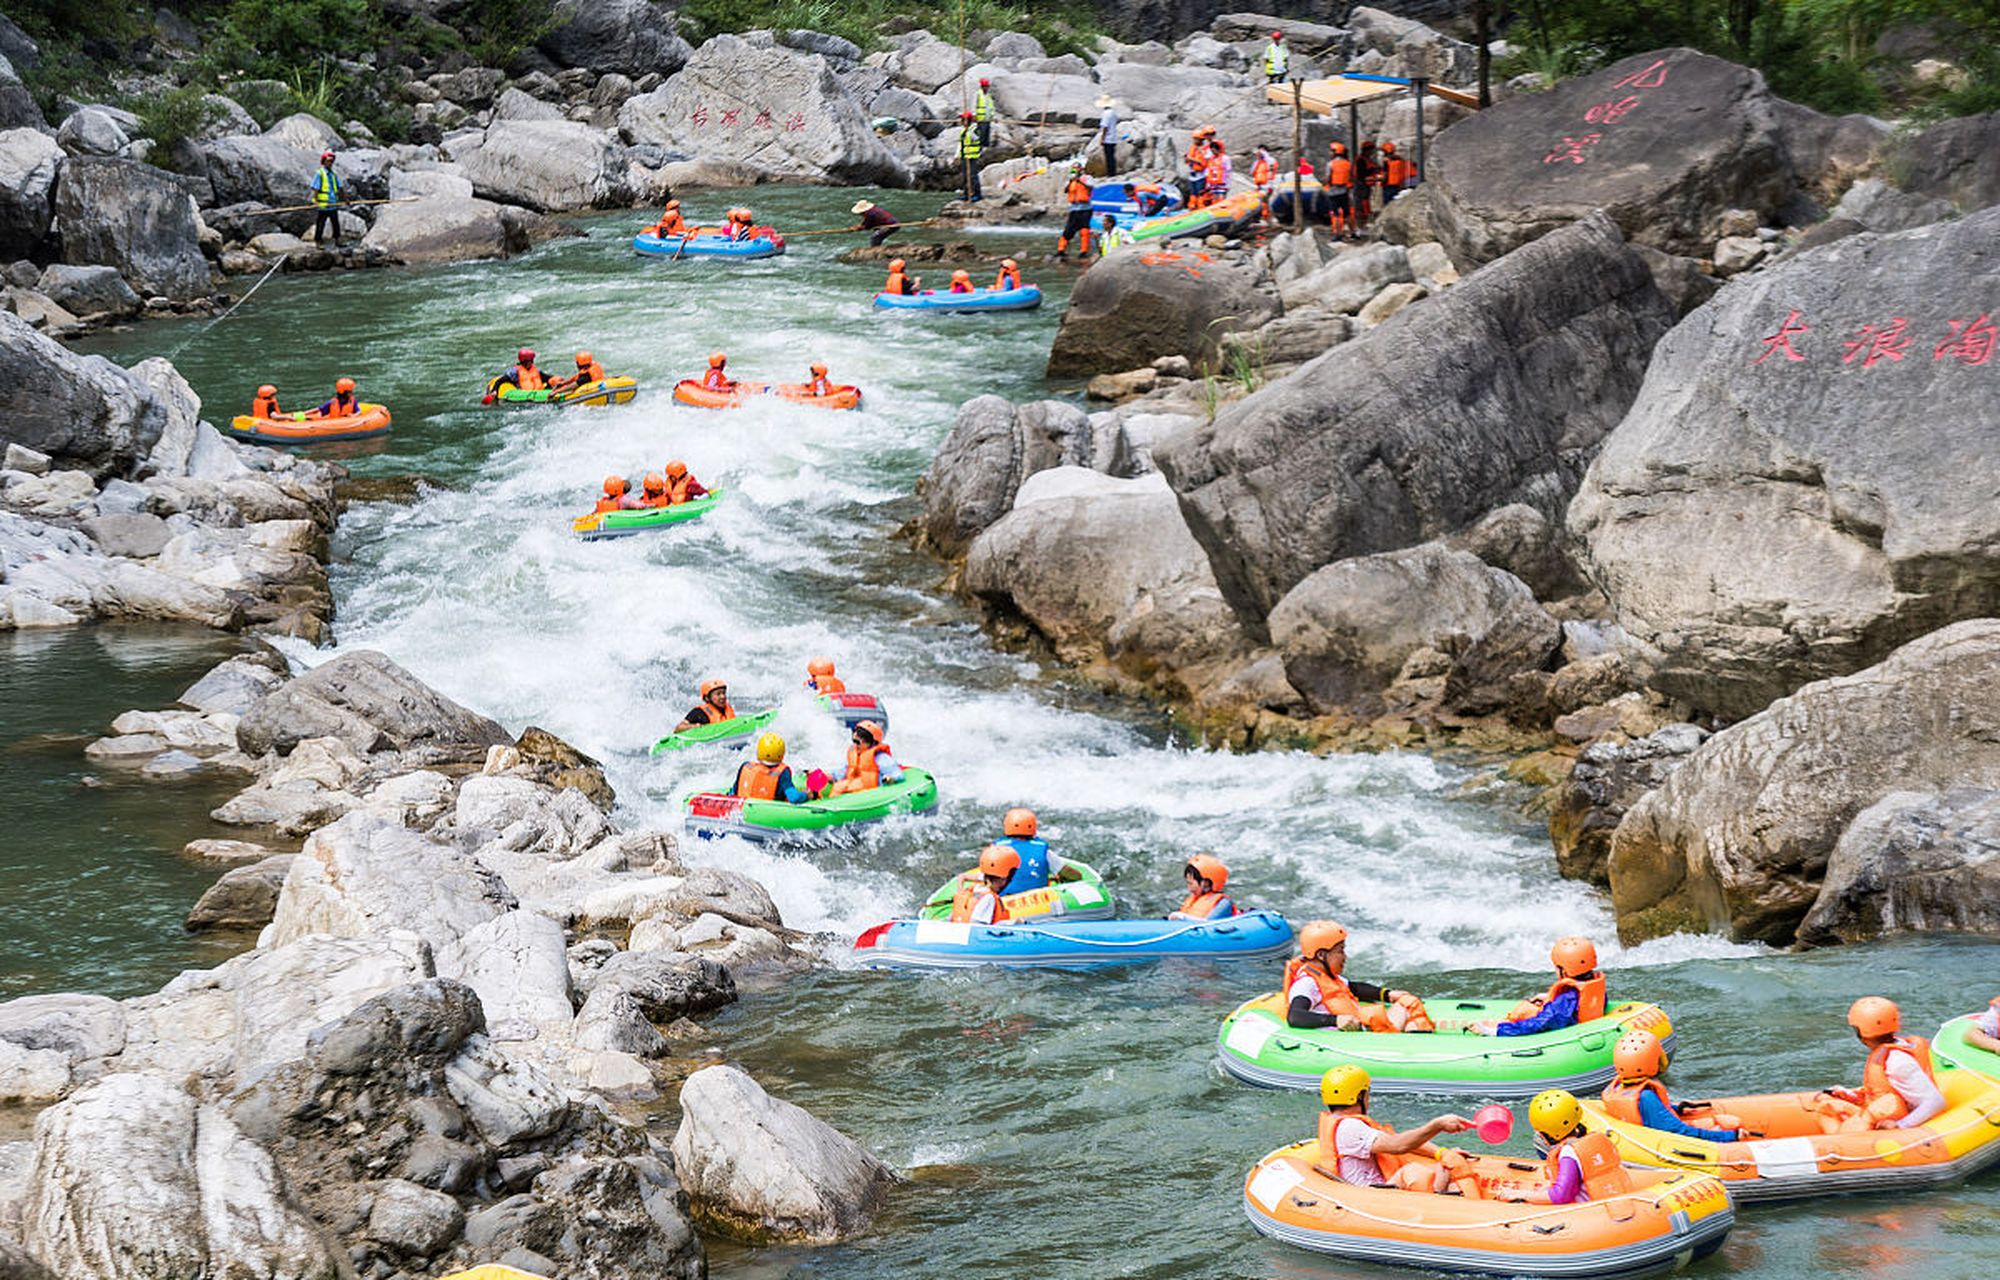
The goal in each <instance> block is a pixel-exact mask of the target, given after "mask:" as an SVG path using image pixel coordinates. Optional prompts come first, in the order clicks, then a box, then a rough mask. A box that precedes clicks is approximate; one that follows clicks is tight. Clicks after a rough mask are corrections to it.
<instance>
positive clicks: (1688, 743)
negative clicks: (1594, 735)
mask: <svg viewBox="0 0 2000 1280" xmlns="http://www.w3.org/2000/svg"><path fill="white" fill-rule="evenodd" d="M1707 740H1708V733H1707V731H1706V730H1704V729H1702V728H1701V727H1700V726H1698V725H1692V724H1670V725H1667V726H1665V727H1664V728H1661V729H1658V730H1655V731H1654V732H1652V733H1649V734H1647V735H1646V736H1644V737H1641V738H1626V737H1624V736H1623V735H1622V734H1613V735H1611V736H1608V737H1606V738H1603V739H1601V740H1599V741H1596V742H1592V743H1590V744H1589V745H1588V746H1586V747H1584V749H1583V750H1582V751H1579V752H1578V753H1577V757H1576V764H1575V766H1574V767H1573V768H1571V770H1570V774H1569V777H1568V778H1567V779H1565V780H1564V781H1563V783H1562V784H1561V785H1560V786H1559V787H1557V788H1556V793H1555V799H1554V802H1553V804H1552V806H1551V808H1550V810H1549V841H1550V843H1552V844H1554V845H1555V848H1556V870H1558V871H1560V872H1561V873H1562V874H1563V875H1565V876H1567V877H1568V878H1570V879H1572V880H1588V881H1590V882H1591V883H1592V884H1599V885H1609V884H1610V883H1611V870H1610V861H1611V838H1612V836H1613V835H1614V834H1615V833H1616V832H1617V830H1618V824H1619V823H1620V822H1622V821H1624V819H1625V815H1626V814H1627V813H1628V812H1630V811H1631V808H1632V806H1633V805H1634V804H1636V803H1637V802H1638V800H1639V797H1640V796H1643V795H1645V794H1646V793H1647V792H1649V791H1651V790H1653V789H1654V788H1655V787H1657V786H1659V785H1660V784H1661V783H1663V782H1665V781H1666V780H1667V779H1668V778H1670V777H1672V776H1673V774H1674V771H1675V770H1676V769H1679V768H1680V767H1681V765H1683V764H1685V763H1686V762H1687V758H1688V756H1690V755H1691V754H1693V752H1694V750H1695V748H1696V747H1699V746H1700V745H1701V744H1702V743H1703V742H1705V741H1707Z"/></svg>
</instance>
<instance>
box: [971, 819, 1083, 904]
mask: <svg viewBox="0 0 2000 1280" xmlns="http://www.w3.org/2000/svg"><path fill="white" fill-rule="evenodd" d="M1040 828H1041V821H1040V819H1038V818H1037V817H1036V816H1035V811H1034V810H1033V809H1009V810H1007V812H1006V814H1005V815H1004V816H1003V817H1002V818H1001V819H1000V832H1001V834H1000V838H999V839H998V840H995V841H994V842H993V843H994V844H997V845H1000V846H1001V847H1002V848H1007V849H1012V850H1013V851H1014V852H1015V853H1017V854H1019V855H1021V865H1020V866H1018V867H1016V868H1015V869H1014V874H1013V875H1011V876H1009V877H1008V878H1007V885H1006V887H1005V888H1003V889H1002V890H1001V891H1000V892H1001V894H1002V895H1007V894H1015V893H1032V892H1034V891H1035V890H1036V889H1046V888H1048V887H1049V884H1050V883H1051V882H1064V881H1070V880H1081V879H1083V872H1081V871H1079V870H1077V868H1075V867H1074V866H1071V865H1070V863H1069V862H1068V861H1067V860H1065V859H1064V858H1063V856H1062V855H1061V854H1059V853H1057V852H1056V851H1055V850H1053V849H1051V848H1049V842H1048V841H1046V840H1044V839H1042V838H1041V836H1040V835H1038V834H1037V832H1038V831H1039V830H1040Z"/></svg>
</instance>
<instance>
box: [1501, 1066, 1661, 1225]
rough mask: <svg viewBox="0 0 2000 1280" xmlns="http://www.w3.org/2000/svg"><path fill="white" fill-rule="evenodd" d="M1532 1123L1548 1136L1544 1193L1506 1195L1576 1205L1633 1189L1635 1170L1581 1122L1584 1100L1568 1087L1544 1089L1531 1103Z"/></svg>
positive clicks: (1544, 1169) (1542, 1201)
mask: <svg viewBox="0 0 2000 1280" xmlns="http://www.w3.org/2000/svg"><path fill="white" fill-rule="evenodd" d="M1528 1124H1529V1125H1530V1126H1532V1127H1533V1128H1534V1130H1535V1132H1536V1133H1539V1134H1541V1135H1542V1137H1543V1138H1545V1139H1547V1140H1548V1144H1549V1157H1548V1163H1547V1164H1546V1165H1544V1166H1543V1176H1544V1177H1546V1178H1547V1179H1548V1184H1549V1189H1548V1191H1547V1192H1545V1193H1541V1194H1536V1195H1530V1196H1526V1197H1519V1196H1515V1197H1508V1198H1509V1199H1515V1200H1522V1201H1525V1202H1527V1203H1531V1204H1545V1203H1546V1204H1575V1203H1576V1202H1577V1201H1579V1200H1608V1199H1610V1198H1611V1197H1613V1196H1616V1195H1621V1194H1623V1193H1624V1192H1627V1191H1630V1190H1631V1189H1632V1175H1631V1174H1629V1173H1626V1172H1625V1166H1624V1164H1623V1163H1622V1162H1621V1161H1620V1160H1619V1159H1618V1148H1617V1147H1616V1146H1614V1145H1613V1144H1612V1141H1611V1139H1610V1138H1607V1137H1605V1136H1604V1135H1603V1134H1601V1133H1590V1132H1588V1131H1587V1130H1585V1129H1584V1127H1583V1104H1582V1103H1580V1102H1578V1101H1577V1100H1576V1095H1575V1094H1572V1093H1570V1092H1569V1091H1568V1090H1566V1089H1544V1090H1542V1091H1541V1092H1540V1093H1538V1094H1536V1095H1535V1099H1534V1101H1533V1102H1530V1103H1529V1104H1528Z"/></svg>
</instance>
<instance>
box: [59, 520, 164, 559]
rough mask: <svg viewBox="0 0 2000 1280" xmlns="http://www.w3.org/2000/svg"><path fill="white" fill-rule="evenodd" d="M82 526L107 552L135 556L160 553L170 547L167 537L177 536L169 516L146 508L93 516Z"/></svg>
mask: <svg viewBox="0 0 2000 1280" xmlns="http://www.w3.org/2000/svg"><path fill="white" fill-rule="evenodd" d="M82 528H83V531H84V532H85V533H87V534H89V535H90V540H91V541H92V542H95V543H96V544H97V545H98V547H99V548H100V549H101V550H102V551H103V552H104V554H105V555H108V556H130V557H132V558H133V559H135V560H144V559H146V558H147V557H149V556H156V555H158V554H160V552H162V551H164V550H166V547H167V540H168V539H169V538H171V537H173V532H172V530H170V529H169V528H168V527H167V522H166V521H165V520H162V519H160V517H158V516H155V515H147V514H145V513H144V512H135V513H133V514H130V515H108V516H91V517H90V518H89V519H87V520H85V521H84V522H83V525H82Z"/></svg>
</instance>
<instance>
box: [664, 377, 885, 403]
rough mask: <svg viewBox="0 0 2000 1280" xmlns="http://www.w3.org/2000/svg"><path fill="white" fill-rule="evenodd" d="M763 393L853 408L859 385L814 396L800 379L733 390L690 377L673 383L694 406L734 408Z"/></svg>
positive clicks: (677, 392) (681, 398)
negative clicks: (714, 388) (712, 387)
mask: <svg viewBox="0 0 2000 1280" xmlns="http://www.w3.org/2000/svg"><path fill="white" fill-rule="evenodd" d="M762 396H776V397H777V398H778V399H780V400H789V401H791V402H792V403H794V404H809V405H812V406H814V407H815V408H820V409H855V408H859V407H860V405H861V388H860V387H848V386H840V387H835V388H834V389H833V390H832V391H831V392H830V393H828V394H826V395H823V396H816V395H813V394H812V390H811V388H809V387H808V386H806V384H805V383H803V382H777V383H769V382H739V383H737V384H736V389H735V390H734V391H710V390H709V389H708V388H706V387H704V386H702V385H701V384H700V383H699V382H696V381H695V380H694V379H693V378H682V379H681V380H680V381H679V382H677V383H675V384H674V399H676V400H678V401H680V402H681V403H682V404H691V405H693V406H694V407H695V408H697V409H735V408H738V407H740V406H742V405H745V404H748V403H750V402H751V401H753V400H756V399H758V398H759V397H762Z"/></svg>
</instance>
